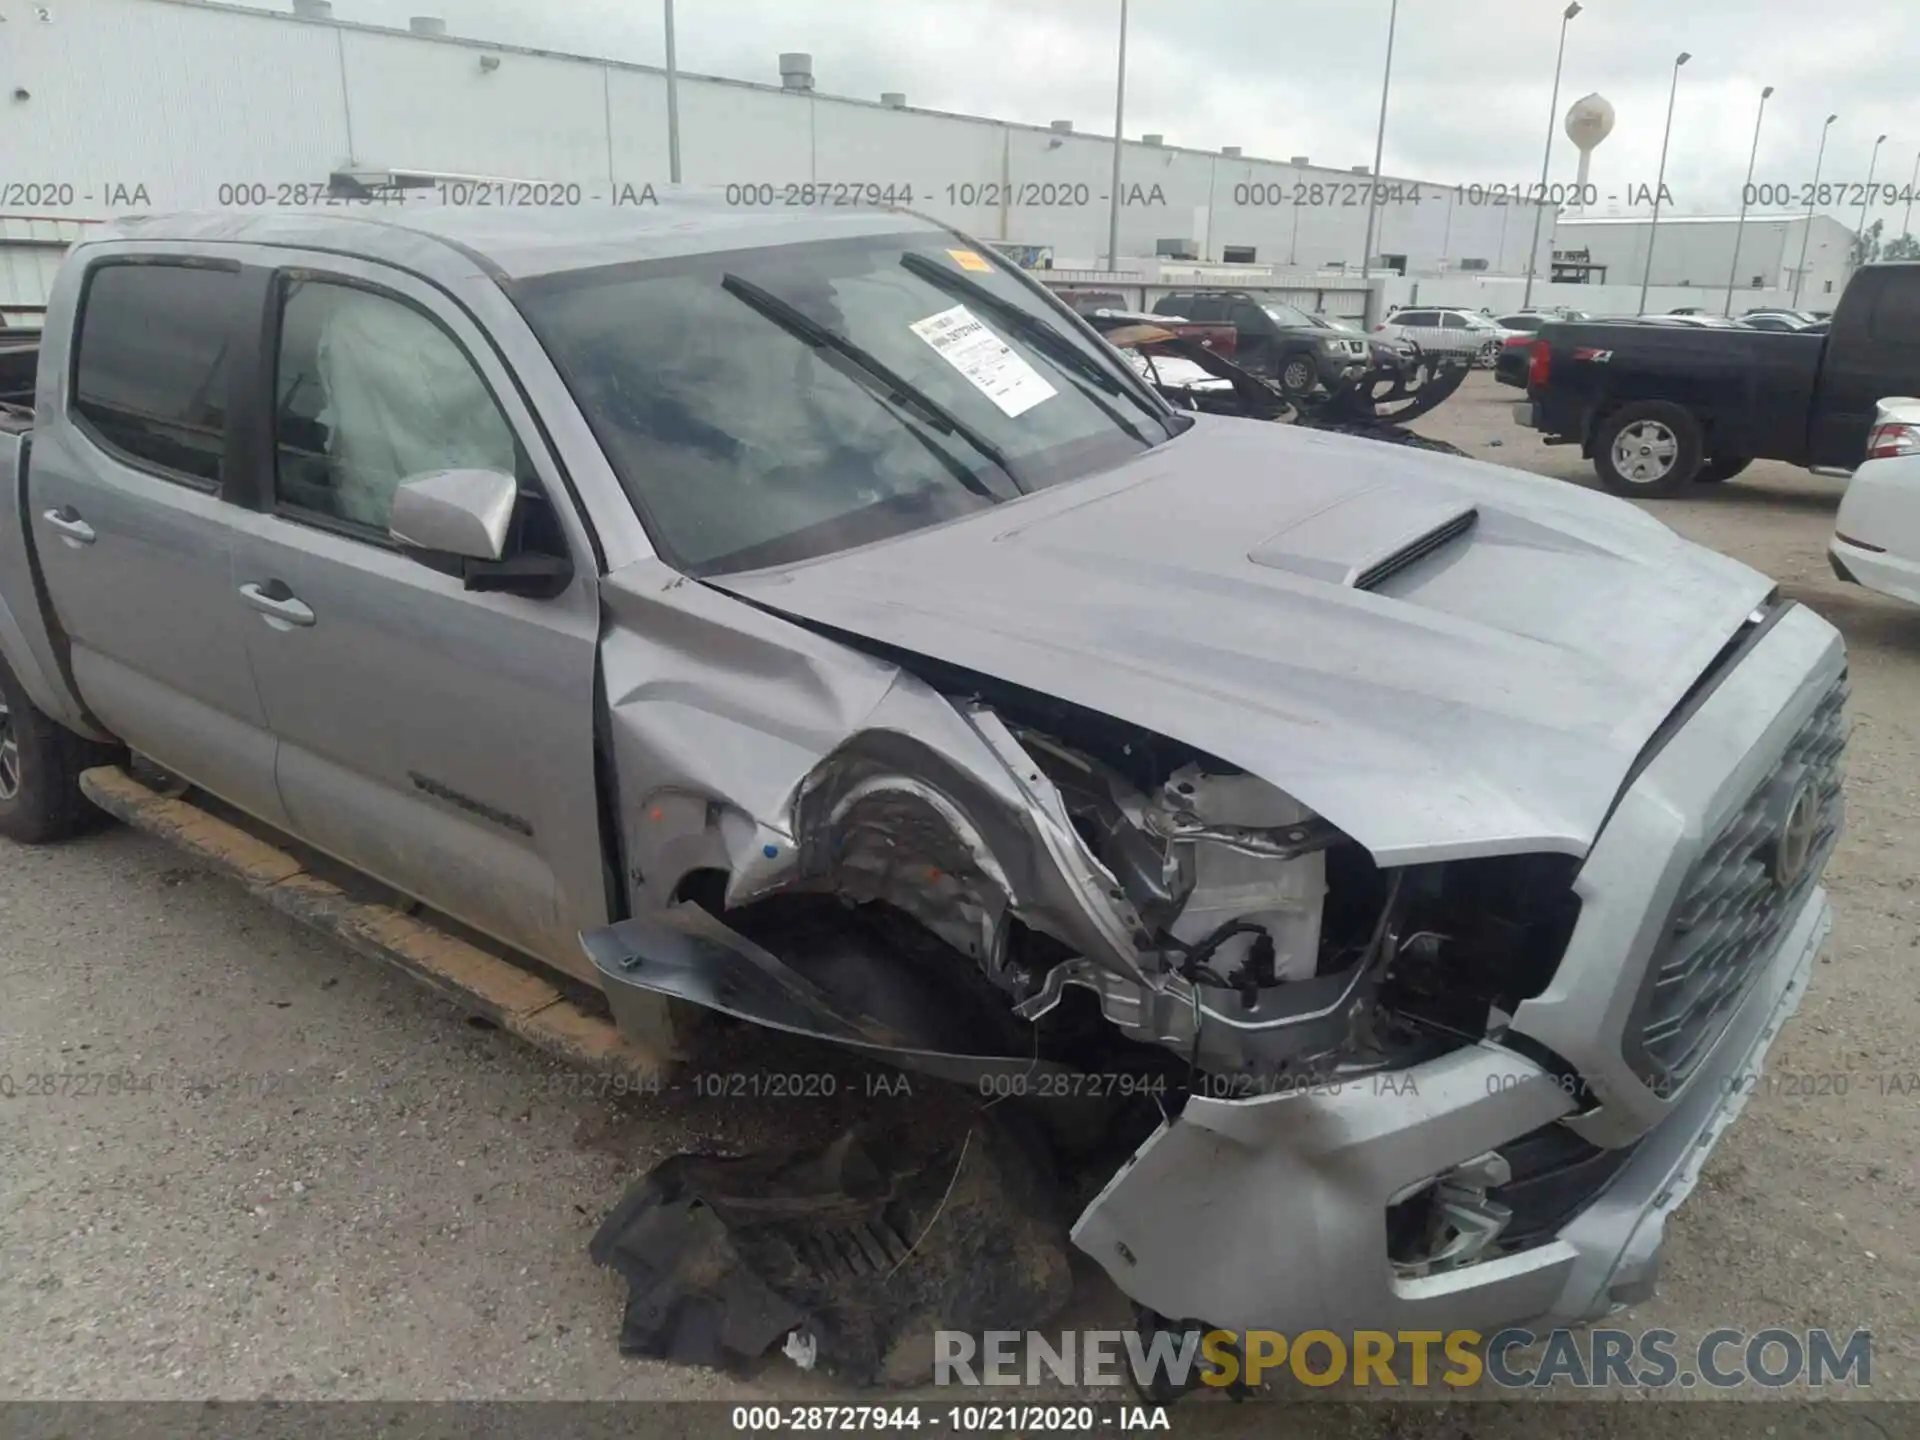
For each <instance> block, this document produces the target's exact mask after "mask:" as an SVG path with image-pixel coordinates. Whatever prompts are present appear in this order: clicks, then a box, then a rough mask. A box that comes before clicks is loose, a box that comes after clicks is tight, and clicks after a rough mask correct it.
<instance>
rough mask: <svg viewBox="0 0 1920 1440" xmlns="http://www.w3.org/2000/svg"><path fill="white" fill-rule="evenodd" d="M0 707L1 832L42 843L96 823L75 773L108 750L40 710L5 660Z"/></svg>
mask: <svg viewBox="0 0 1920 1440" xmlns="http://www.w3.org/2000/svg"><path fill="white" fill-rule="evenodd" d="M0 706H4V711H5V713H4V714H0V835H4V836H6V837H7V838H8V839H9V840H17V841H19V842H20V843H21V844H22V845H45V844H48V843H49V842H51V841H54V840H64V839H66V838H67V837H68V836H69V835H77V834H78V833H80V832H81V831H82V830H86V829H89V828H91V827H93V826H95V825H98V824H100V823H101V822H102V821H103V820H104V819H105V812H103V811H102V810H100V809H98V808H97V807H96V806H95V805H94V804H93V802H92V801H90V800H88V799H87V797H86V796H84V795H82V794H81V793H80V772H81V771H82V770H85V769H88V768H89V767H91V766H94V765H103V764H109V763H111V761H112V759H113V752H112V751H110V750H109V749H108V748H107V747H105V746H102V745H96V744H94V743H93V742H92V741H89V740H83V739H82V738H81V737H80V736H78V735H76V734H74V733H73V732H72V731H71V730H66V729H63V728H62V727H60V726H58V725H56V724H54V723H53V721H51V720H49V719H48V718H47V717H46V716H45V715H43V714H41V713H40V711H39V710H37V709H36V708H34V704H33V702H32V701H31V700H29V699H28V698H27V692H26V691H25V690H23V689H21V688H20V682H19V681H18V680H16V679H14V677H13V671H12V670H10V669H8V668H7V666H6V665H5V664H4V663H0Z"/></svg>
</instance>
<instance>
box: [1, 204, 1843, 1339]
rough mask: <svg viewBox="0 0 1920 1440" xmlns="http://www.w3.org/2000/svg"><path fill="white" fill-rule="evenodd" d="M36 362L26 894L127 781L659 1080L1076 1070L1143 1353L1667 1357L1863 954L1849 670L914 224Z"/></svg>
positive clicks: (1708, 581) (1595, 544)
mask: <svg viewBox="0 0 1920 1440" xmlns="http://www.w3.org/2000/svg"><path fill="white" fill-rule="evenodd" d="M1760 338H1765V337H1760ZM1789 338H1790V337H1789ZM35 368H36V388H35V390H34V393H33V397H32V404H31V408H30V410H29V409H28V408H26V407H24V406H18V405H16V406H14V407H13V408H11V409H9V410H8V411H6V412H5V414H6V420H5V424H4V438H0V484H4V485H5V487H6V503H5V505H4V507H3V508H0V516H3V517H4V519H3V521H0V652H3V654H4V660H5V673H4V676H0V690H3V692H4V701H5V707H6V708H5V714H4V725H5V733H4V759H3V760H0V833H4V834H6V835H8V836H11V837H12V838H13V839H14V840H17V841H25V842H37V841H49V840H53V839H55V838H57V837H59V836H61V835H63V834H65V833H67V832H69V831H71V830H72V829H73V828H74V827H75V826H76V825H78V824H79V823H80V822H81V821H82V819H83V818H84V815H85V805H84V802H83V800H82V798H81V796H80V793H79V792H78V790H77V789H76V774H77V773H78V772H79V771H80V770H81V769H82V768H84V767H87V766H92V765H98V764H99V763H100V761H101V759H102V757H112V756H131V757H134V758H135V759H137V760H139V761H141V762H143V763H148V764H151V765H152V766H153V767H156V768H158V769H161V770H163V771H165V772H166V773H168V774H170V775H172V776H174V777H177V778H178V779H179V780H181V781H182V782H185V783H189V784H191V785H192V786H193V787H196V789H197V790H198V791H201V792H205V793H206V794H208V795H210V796H212V797H217V799H218V800H219V801H222V802H224V803H225V805H226V806H227V807H230V808H231V809H235V810H238V811H240V812H244V814H246V815H248V816H251V817H252V819H253V822H254V823H255V824H257V825H259V826H262V827H267V828H268V829H270V830H272V831H277V832H281V833H283V834H285V835H286V836H288V837H291V839H293V840H295V841H298V842H301V843H303V844H304V845H306V846H308V847H311V848H312V849H314V850H317V851H320V852H323V853H325V854H327V855H330V856H332V857H334V858H335V859H336V860H337V861H339V862H341V863H343V864H345V865H347V866H350V867H353V868H355V869H357V870H359V871H362V872H365V873H366V874H368V875H370V876H372V877H374V878H376V879H377V880H379V881H381V882H384V883H385V884H386V885H388V886H390V887H392V888H394V889H397V890H399V891H401V892H404V893H405V894H408V895H411V896H413V897H415V898H416V899H418V900H419V901H421V902H423V903H424V904H426V905H428V906H431V907H433V908H435V909H437V910H438V911H440V912H443V913H445V914H447V915H450V916H452V917H453V918H454V919H456V920H458V921H460V922H462V923H463V924H464V925H465V926H467V927H470V928H471V929H472V930H474V931H478V932H481V933H483V934H484V935H487V936H491V937H493V939H494V940H496V941H497V942H499V943H500V944H501V945H503V946H506V947H511V948H512V949H513V950H514V951H515V952H516V953H522V954H524V955H525V956H527V957H529V958H530V960H531V961H533V962H538V963H540V964H542V965H544V966H546V967H550V968H551V969H553V970H557V971H560V972H564V973H565V974H567V975H570V976H572V977H574V978H575V980H577V981H579V982H583V983H585V984H588V985H592V986H595V987H598V989H599V990H600V991H602V992H604V995H605V997H606V1001H607V1004H608V1007H609V1010H610V1012H611V1014H612V1015H613V1016H615V1017H616V1018H617V1019H619V1020H620V1022H621V1023H622V1024H623V1025H628V1026H632V1027H646V1026H648V1025H652V1024H655V1023H657V1021H658V1018H659V1015H660V1013H661V1011H662V1009H663V1008H665V1006H666V1005H667V1003H668V1002H674V1001H677V1002H681V1004H682V1005H687V1006H705V1007H708V1008H709V1009H712V1010H716V1011H721V1012H725V1013H726V1014H729V1015H731V1016H733V1017H735V1019H736V1020H746V1021H751V1022H754V1023H758V1024H762V1025H769V1026H774V1027H777V1028H779V1029H782V1030H785V1031H789V1032H795V1033H798V1034H802V1035H808V1036H813V1037H817V1039H818V1040H820V1041H822V1042H825V1043H831V1044H836V1045H840V1046H843V1047H847V1048H849V1049H851V1050H853V1051H856V1052H859V1053H860V1054H861V1055H862V1056H863V1057H865V1059H864V1060H863V1062H862V1063H869V1062H871V1061H872V1060H874V1059H878V1060H881V1061H884V1062H886V1063H889V1064H891V1065H896V1066H899V1067H902V1068H905V1069H910V1070H913V1071H916V1072H919V1073H922V1074H931V1075H934V1076H940V1077H944V1078H945V1079H947V1080H949V1081H954V1082H957V1083H959V1084H961V1085H966V1086H972V1085H976V1084H979V1083H980V1082H981V1080H982V1077H992V1076H1006V1075H1018V1076H1028V1075H1033V1074H1040V1073H1044V1074H1048V1075H1053V1076H1066V1077H1093V1078H1094V1079H1096V1080H1099V1081H1101V1082H1102V1083H1100V1084H1097V1085H1087V1086H1081V1087H1077V1089H1076V1093H1077V1094H1079V1095H1080V1096H1081V1098H1083V1099H1084V1098H1089V1097H1090V1098H1092V1099H1093V1100H1094V1101H1096V1102H1097V1104H1098V1106H1099V1107H1101V1109H1100V1116H1099V1123H1100V1124H1102V1125H1105V1126H1108V1127H1109V1129H1110V1131H1111V1133H1112V1135H1113V1136H1114V1137H1116V1138H1117V1139H1118V1140H1119V1141H1120V1144H1119V1147H1118V1149H1117V1150H1116V1151H1113V1152H1109V1153H1117V1154H1120V1155H1122V1156H1124V1157H1125V1158H1124V1160H1122V1161H1119V1162H1115V1163H1114V1164H1113V1166H1112V1168H1110V1169H1109V1170H1108V1171H1107V1172H1106V1173H1105V1174H1103V1175H1100V1176H1096V1177H1095V1178H1096V1183H1095V1184H1093V1185H1092V1186H1091V1187H1090V1188H1089V1189H1088V1190H1087V1191H1086V1192H1085V1193H1086V1194H1087V1195H1090V1196H1091V1198H1090V1199H1088V1200H1087V1201H1086V1203H1085V1205H1084V1209H1082V1210H1081V1211H1080V1212H1079V1214H1078V1218H1077V1220H1074V1221H1073V1223H1072V1227H1071V1234H1072V1240H1073V1243H1075V1244H1077V1245H1078V1246H1079V1247H1080V1248H1081V1249H1083V1250H1084V1251H1085V1252H1087V1253H1088V1254H1089V1255H1091V1256H1092V1257H1093V1259H1094V1260H1096V1261H1097V1262H1098V1263H1099V1264H1100V1265H1101V1266H1102V1267H1104V1268H1105V1270H1106V1271H1107V1272H1108V1273H1109V1274H1110V1275H1111V1276H1112V1277H1113V1279H1114V1280H1115V1281H1116V1282H1117V1283H1118V1285H1119V1286H1120V1288H1121V1289H1122V1290H1124V1291H1125V1292H1127V1293H1128V1294H1129V1295H1131V1296H1132V1297H1134V1299H1135V1300H1136V1301H1137V1302H1138V1304H1139V1305H1140V1306H1142V1307H1143V1308H1144V1309H1147V1310H1150V1311H1151V1312H1153V1313H1154V1314H1157V1315H1160V1316H1165V1317H1194V1318H1198V1319H1201V1320H1204V1321H1205V1322H1207V1323H1209V1324H1213V1325H1220V1326H1225V1327H1230V1328H1234V1329H1244V1328H1251V1327H1272V1328H1277V1329H1282V1330H1299V1329H1303V1328H1332V1329H1335V1330H1341V1329H1350V1328H1360V1327H1367V1328H1384V1329H1388V1330H1410V1329H1411V1330H1427V1329H1433V1330H1445V1329H1450V1328H1453V1327H1457V1326H1473V1327H1478V1328H1482V1329H1488V1328H1493V1327H1496V1326H1498V1325H1499V1324H1500V1323H1502V1322H1507V1321H1513V1322H1519V1321H1545V1320H1547V1319H1552V1320H1557V1321H1575V1320H1580V1319H1583V1318H1588V1317H1595V1316H1600V1315H1604V1314H1606V1313H1608V1312H1609V1311H1610V1310H1612V1309H1614V1308H1616V1307H1618V1306H1620V1305H1623V1304H1627V1303H1631V1302H1634V1301H1637V1300H1640V1299H1642V1298H1643V1297H1645V1296H1646V1295H1647V1294H1648V1293H1649V1291H1650V1289H1651V1287H1652V1284H1653V1281H1654V1277H1655V1273H1656V1271H1657V1268H1658V1266H1659V1262H1660V1255H1661V1249H1662V1241H1663V1234H1664V1231H1665V1227H1666V1224H1667V1221H1668V1219H1669V1217H1670V1216H1671V1215H1672V1213H1673V1211H1674V1208H1675V1207H1676V1206H1677V1205H1679V1204H1680V1202H1681V1201H1682V1199H1683V1198H1684V1197H1685V1196H1686V1195H1687V1193H1688V1192H1689V1191H1690V1190H1691V1189H1692V1188H1693V1185H1694V1181H1695V1179H1696V1178H1697V1176H1698V1174H1699V1171H1700V1167H1701V1164H1702V1163H1703V1162H1704V1160H1705V1159H1706V1156H1707V1154H1708V1152H1709V1150H1710V1148H1711V1147H1712V1144H1713V1142H1714V1141H1715V1140H1716V1139H1717V1138H1718V1137H1719V1136H1720V1134H1721V1132H1722V1131H1723V1130H1724V1128H1725V1127H1726V1126H1727V1125H1728V1123H1729V1122H1730V1121H1731V1120H1732V1119H1733V1118H1734V1115H1735V1113H1736V1112H1737V1110H1738V1109H1739V1108H1740V1105H1741V1103H1742V1100H1743V1098H1744V1097H1745V1096H1746V1095H1747V1094H1748V1093H1749V1090H1750V1085H1749V1084H1748V1083H1744V1082H1745V1081H1746V1080H1747V1079H1748V1078H1749V1077H1750V1076H1751V1074H1752V1072H1753V1071H1754V1070H1755V1069H1756V1067H1758V1066H1759V1065H1760V1064H1761V1062H1762V1058H1763V1056H1764V1055H1765V1053H1766V1051H1767V1049H1768V1047H1769V1045H1770V1044H1771V1043H1772V1042H1773V1041H1774V1040H1775V1038H1776V1037H1777V1036H1778V1035H1779V1033H1780V1029H1781V1025H1782V1023H1783V1022H1784V1021H1785V1020H1786V1019H1787V1018H1788V1017H1789V1016H1790V1015H1791V1014H1792V1013H1793V1011H1794V1010H1795V1008H1796V1007H1797V1006H1798V1004H1799V1002H1800V1000H1801V997H1802V995H1803V993H1804V991H1805V988H1806V985H1807V982H1808V976H1809V974H1810V972H1811V968H1812V966H1813V963H1814V958H1815V952H1816V951H1817V949H1818V948H1819V946H1820V944H1821V941H1822V937H1823V936H1824V935H1825V934H1826V932H1827V929H1828V924H1829V909H1828V902H1827V899H1826V897H1825V894H1824V892H1823V890H1822V889H1821V887H1820V877H1821V871H1822V867H1823V866H1824V864H1825V862H1826V860H1827V857H1828V854H1829V852H1830V851H1831V849H1832V847H1833V845H1834V842H1835V838H1836V835H1837V834H1838V833H1839V829H1840V825H1841V809H1842V801H1841V778H1842V751H1843V748H1844V742H1845V726H1846V721H1845V699H1846V694H1847V671H1846V661H1845V656H1844V652H1843V647H1842V644H1841V641H1840V639H1839V637H1838V635H1837V634H1836V632H1835V631H1834V630H1833V628H1832V627H1830V626H1829V625H1828V624H1826V623H1825V622H1824V621H1823V620H1821V619H1820V618H1819V617H1818V616H1816V615H1814V614H1813V613H1812V612H1811V611H1808V610H1806V609H1804V608H1802V607H1799V606H1797V605H1794V604H1792V603H1790V602H1787V601H1785V600H1783V599H1781V597H1780V596H1779V595H1778V594H1777V593H1776V591H1775V588H1774V586H1773V584H1772V583H1771V582H1770V581H1769V580H1768V579H1766V578H1765V577H1763V576H1761V575H1759V574H1757V573H1755V572H1754V571H1752V570H1750V569H1748V568H1747V567H1746V566H1744V565H1741V564H1738V563H1736V562H1734V561H1732V560H1730V559H1726V558H1724V557H1722V556H1720V555H1717V554H1714V553H1711V552H1709V551H1707V550H1704V549H1701V548H1700V547H1698V546H1695V545H1692V544H1690V543H1688V542H1686V541H1684V540H1682V539H1680V538H1678V537H1677V536H1675V535H1674V534H1673V533H1672V532H1671V531H1669V530H1668V529H1667V528H1666V527H1665V526H1663V525H1661V524H1660V523H1658V522H1657V521H1655V520H1653V519H1651V518H1649V517H1648V516H1646V515H1644V514H1642V513H1640V512H1639V511H1638V510H1637V509H1635V508H1634V507H1633V506H1630V505H1626V504H1623V503H1621V502H1620V501H1617V500H1614V499H1611V498H1608V497H1606V496H1602V495H1597V494H1592V493H1588V492H1586V491H1583V490H1579V489H1576V488H1573V487H1569V486H1565V485H1562V484H1559V483H1557V482H1554V481H1551V480H1546V479H1538V478H1534V477H1531V476H1527V475H1523V474H1519V473H1516V472H1514V471H1511V470H1505V469H1497V468H1494V467H1492V466H1488V465H1484V464H1480V463H1476V462H1472V461H1468V460H1464V459H1456V458H1451V457H1447V456H1443V455H1435V454H1428V453H1422V452H1419V451H1414V450H1408V449H1404V448H1401V447H1398V446H1391V445H1382V444H1377V443H1374V442H1371V441H1367V440H1363V439H1355V438H1350V437H1345V436H1339V435H1333V434H1327V433H1321V432H1315V431H1310V430H1305V429H1300V428H1293V427H1284V426H1275V425H1270V424H1263V423H1260V422H1258V421H1252V420H1243V419H1236V418H1228V417H1212V416H1198V417H1196V416H1193V415H1188V414H1183V413H1180V412H1177V411H1175V410H1174V409H1173V408H1171V407H1170V406H1169V405H1167V404H1166V403H1165V402H1164V401H1163V400H1162V399H1161V398H1160V397H1159V396H1157V395H1156V394H1155V393H1154V391H1153V390H1152V389H1151V388H1150V387H1149V386H1147V385H1146V384H1144V383H1143V382H1142V381H1141V379H1140V378H1139V377H1138V376H1137V375H1136V374H1135V373H1134V372H1133V371H1132V370H1131V369H1130V368H1129V367H1128V366H1127V365H1126V364H1125V363H1124V361H1122V360H1121V358H1120V357H1119V356H1118V355H1117V354H1116V353H1115V352H1114V351H1112V350H1111V349H1110V348H1109V347H1107V346H1106V345H1105V344H1104V342H1102V341H1101V340H1100V339H1099V338H1098V336H1097V335H1096V334H1095V333H1094V332H1093V331H1092V330H1091V329H1089V328H1088V327H1086V326H1085V325H1084V324H1083V323H1082V321H1081V320H1080V319H1079V318H1077V317H1076V316H1075V315H1074V314H1073V313H1072V312H1071V311H1070V310H1068V309H1067V308H1066V307H1065V306H1064V305H1062V304H1061V303H1060V302H1059V301H1058V300H1056V299H1054V298H1053V297H1051V296H1050V295H1048V294H1047V293H1046V292H1045V291H1044V290H1042V289H1041V288H1039V287H1038V286H1037V285H1035V284H1034V283H1033V282H1032V281H1031V280H1030V279H1028V278H1027V277H1026V276H1024V275H1022V274H1021V273H1020V272H1019V271H1018V270H1016V269H1014V268H1012V267H1010V266H1009V265H1007V264H1006V263H1004V262H1003V261H1001V260H999V259H998V258H996V257H995V256H994V255H993V253H992V252H991V251H990V250H989V249H987V248H985V247H983V246H981V245H978V244H975V243H973V242H972V241H970V240H968V239H966V238H965V237H964V236H962V235H960V234H958V233H956V232H954V231H952V230H950V229H947V228H945V227H943V226H941V225H938V224H936V223H934V222H932V221H930V220H927V219H923V218H920V217H917V216H915V215H912V214H909V213H906V212H901V211H871V212H868V211H852V210H849V211H834V212H822V213H810V214H800V215H791V214H785V215H783V214H744V213H740V212H738V211H737V210H729V209H727V208H725V207H724V206H723V205H721V204H720V203H719V201H718V200H717V199H715V200H711V201H709V200H706V199H702V198H699V197H686V198H678V197H676V198H673V199H670V200H668V201H666V202H665V203H663V204H662V205H661V206H660V207H659V208H658V209H657V210H654V209H648V210H636V209H623V210H619V211H609V212H607V213H606V214H588V213H587V212H584V211H580V212H570V213H568V214H567V215H566V216H564V217H561V216H557V215H551V214H536V213H533V212H525V213H515V212H497V211H492V212H482V211H459V210H450V209H422V210H420V211H417V212H405V213H403V214H396V215H393V216H391V217H384V218H381V219H378V220H374V219H363V218H357V217H348V216H341V215H338V214H326V215H310V214H302V213H292V212H290V213H284V214H277V215H266V216H262V215H237V214H219V215H209V216H178V217H154V218H142V219H136V220H129V221H123V222H120V223H117V224H115V225H114V226H112V227H110V228H104V229H102V230H100V231H98V232H95V233H92V234H90V235H89V237H88V238H87V239H86V240H85V241H84V242H83V243H81V244H79V245H78V246H76V247H75V248H74V249H73V250H72V251H71V252H70V253H69V255H68V256H67V258H66V259H65V261H64V265H63V268H62V270H61V271H60V273H59V275H58V278H57V282H56V284H55V286H54V293H53V295H52V299H51V303H50V305H49V308H48V313H47V318H46V326H45V330H44V333H43V336H42V338H41V341H40V349H39V353H38V356H37V365H36V367H35ZM129 763H131V762H129ZM143 983H149V984H156V985H157V984H164V983H166V982H165V977H164V976H162V975H158V974H155V975H150V976H147V977H146V978H145V980H144V982H143ZM1114 1077H1130V1078H1131V1079H1135V1080H1141V1081H1143V1082H1144V1080H1146V1079H1152V1080H1154V1082H1155V1083H1154V1085H1153V1086H1151V1087H1149V1086H1147V1085H1146V1084H1144V1083H1141V1084H1138V1085H1133V1086H1123V1085H1119V1084H1115V1083H1111V1082H1112V1081H1113V1079H1114ZM1161 1082H1166V1083H1161ZM1129 1090H1131V1092H1132V1093H1133V1094H1135V1095H1140V1094H1146V1095H1150V1096H1151V1103H1148V1104H1146V1105H1144V1106H1141V1105H1130V1104H1127V1103H1123V1100H1122V1098H1121V1097H1123V1096H1124V1095H1125V1094H1126V1093H1128V1091H1129ZM1002 1093H1008V1092H1006V1091H1005V1090H1004V1089H1003V1091H1002Z"/></svg>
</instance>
